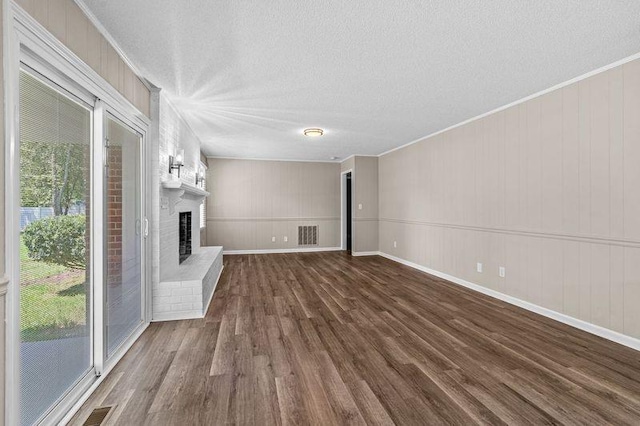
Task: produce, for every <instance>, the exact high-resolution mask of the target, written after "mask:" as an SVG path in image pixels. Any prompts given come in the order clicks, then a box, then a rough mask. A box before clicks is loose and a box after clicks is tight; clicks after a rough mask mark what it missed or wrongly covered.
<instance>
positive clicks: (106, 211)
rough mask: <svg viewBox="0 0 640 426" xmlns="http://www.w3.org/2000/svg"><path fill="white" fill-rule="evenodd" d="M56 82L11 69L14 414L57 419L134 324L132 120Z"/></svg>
mask: <svg viewBox="0 0 640 426" xmlns="http://www.w3.org/2000/svg"><path fill="white" fill-rule="evenodd" d="M38 69H39V68H38ZM56 81H57V82H59V83H54V82H52V81H51V80H49V79H47V78H46V77H45V76H44V75H43V74H41V73H39V72H37V71H35V70H34V69H32V68H29V67H28V66H27V65H24V67H23V69H22V70H21V71H20V77H19V138H18V147H19V149H18V150H17V156H16V159H17V160H18V161H19V164H20V168H19V171H18V173H17V175H18V176H16V178H17V179H16V181H19V199H20V205H19V206H17V207H16V209H19V216H20V233H19V238H17V239H19V241H15V245H14V249H15V251H16V252H17V251H19V259H18V265H17V271H18V273H17V276H18V277H19V282H20V287H19V296H20V297H19V299H20V300H19V316H20V321H19V327H20V352H19V366H20V368H19V383H20V394H19V405H20V423H21V424H23V425H31V424H37V423H40V422H45V423H51V422H57V421H58V420H59V419H60V415H61V413H64V411H65V409H68V408H69V407H70V406H71V404H73V403H74V402H75V401H76V400H77V399H78V398H79V397H80V395H81V394H82V393H83V392H84V391H86V390H87V389H88V388H89V386H90V385H91V383H93V382H94V381H95V379H96V377H97V375H98V374H102V372H104V371H105V370H106V369H108V368H109V367H111V366H112V365H113V363H114V362H115V361H117V359H118V356H119V355H120V354H122V353H123V351H124V350H126V347H127V344H130V343H131V341H132V338H133V335H134V333H136V332H137V331H139V330H141V328H142V327H143V325H144V323H145V317H144V312H145V297H144V293H145V291H144V289H145V286H144V276H145V274H144V269H143V268H144V262H143V256H144V238H145V229H146V226H145V224H146V220H145V218H144V214H143V213H144V208H143V197H142V195H143V193H144V192H143V189H144V186H143V178H142V177H143V173H142V171H143V166H142V165H143V161H142V160H143V136H142V133H141V132H142V131H138V130H136V129H139V127H135V128H134V124H133V121H131V122H129V121H128V120H126V118H125V116H124V115H122V114H118V111H117V110H116V109H114V108H112V107H111V106H110V105H108V104H106V103H105V102H104V101H100V100H98V99H97V98H96V97H94V96H92V95H91V94H90V93H89V92H87V91H84V90H82V89H81V88H78V87H75V86H74V85H73V84H72V83H69V84H66V83H65V82H64V81H63V82H61V83H60V81H61V80H60V79H59V78H58V79H56ZM127 123H129V124H127ZM18 248H19V249H18Z"/></svg>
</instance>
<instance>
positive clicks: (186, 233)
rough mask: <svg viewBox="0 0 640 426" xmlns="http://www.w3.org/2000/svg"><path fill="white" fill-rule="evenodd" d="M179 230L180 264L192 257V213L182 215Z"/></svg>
mask: <svg viewBox="0 0 640 426" xmlns="http://www.w3.org/2000/svg"><path fill="white" fill-rule="evenodd" d="M178 220H179V222H178V229H179V234H180V241H179V245H178V248H179V253H180V263H182V262H184V261H185V260H187V258H188V257H189V256H191V212H182V213H180V217H179V219H178Z"/></svg>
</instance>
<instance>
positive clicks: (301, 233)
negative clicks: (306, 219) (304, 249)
mask: <svg viewBox="0 0 640 426" xmlns="http://www.w3.org/2000/svg"><path fill="white" fill-rule="evenodd" d="M298 245H299V246H317V245H318V225H311V226H298Z"/></svg>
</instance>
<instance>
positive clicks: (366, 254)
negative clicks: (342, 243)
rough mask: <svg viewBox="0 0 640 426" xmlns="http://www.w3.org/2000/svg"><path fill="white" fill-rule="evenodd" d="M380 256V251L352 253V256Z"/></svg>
mask: <svg viewBox="0 0 640 426" xmlns="http://www.w3.org/2000/svg"><path fill="white" fill-rule="evenodd" d="M379 254H380V252H379V251H352V252H351V256H356V257H360V256H378V255H379Z"/></svg>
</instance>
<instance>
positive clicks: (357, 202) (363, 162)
mask: <svg viewBox="0 0 640 426" xmlns="http://www.w3.org/2000/svg"><path fill="white" fill-rule="evenodd" d="M352 179H353V209H354V210H353V252H354V253H356V254H357V253H363V252H372V251H377V250H378V157H361V156H356V157H354V173H353V174H352Z"/></svg>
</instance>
